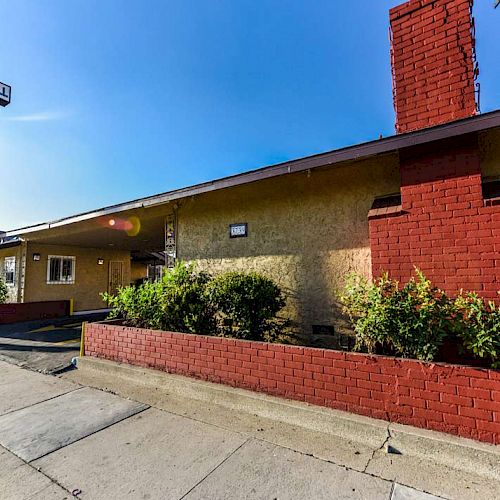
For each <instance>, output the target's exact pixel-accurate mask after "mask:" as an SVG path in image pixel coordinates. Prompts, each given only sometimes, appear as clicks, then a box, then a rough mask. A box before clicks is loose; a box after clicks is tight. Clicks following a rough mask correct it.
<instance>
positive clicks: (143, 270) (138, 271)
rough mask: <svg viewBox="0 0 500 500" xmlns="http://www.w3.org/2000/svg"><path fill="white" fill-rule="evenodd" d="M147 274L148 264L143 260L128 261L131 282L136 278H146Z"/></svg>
mask: <svg viewBox="0 0 500 500" xmlns="http://www.w3.org/2000/svg"><path fill="white" fill-rule="evenodd" d="M147 275H148V266H147V264H144V263H143V262H134V261H132V262H131V263H130V281H131V282H132V283H133V282H134V281H136V280H140V279H142V278H146V277H147Z"/></svg>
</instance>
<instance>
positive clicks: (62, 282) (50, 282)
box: [47, 255, 76, 285]
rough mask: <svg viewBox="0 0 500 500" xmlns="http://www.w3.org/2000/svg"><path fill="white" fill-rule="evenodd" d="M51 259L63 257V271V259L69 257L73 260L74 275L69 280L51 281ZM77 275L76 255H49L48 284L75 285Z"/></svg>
mask: <svg viewBox="0 0 500 500" xmlns="http://www.w3.org/2000/svg"><path fill="white" fill-rule="evenodd" d="M51 259H61V271H62V259H69V260H72V261H73V267H72V271H73V272H72V277H71V280H68V281H63V280H61V281H51V280H50V261H51ZM75 275H76V257H75V256H72V255H49V256H48V257H47V285H74V284H75Z"/></svg>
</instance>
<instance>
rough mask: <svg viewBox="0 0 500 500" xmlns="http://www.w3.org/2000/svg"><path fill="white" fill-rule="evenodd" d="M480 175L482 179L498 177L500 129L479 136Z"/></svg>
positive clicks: (499, 172) (499, 168)
mask: <svg viewBox="0 0 500 500" xmlns="http://www.w3.org/2000/svg"><path fill="white" fill-rule="evenodd" d="M479 151H480V154H481V173H482V176H483V178H484V177H499V176H500V128H496V129H493V130H488V131H487V132H483V133H482V134H480V135H479Z"/></svg>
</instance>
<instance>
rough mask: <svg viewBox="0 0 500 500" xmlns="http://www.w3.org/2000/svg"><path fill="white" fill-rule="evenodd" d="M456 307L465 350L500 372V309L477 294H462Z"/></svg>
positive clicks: (456, 330) (456, 323)
mask: <svg viewBox="0 0 500 500" xmlns="http://www.w3.org/2000/svg"><path fill="white" fill-rule="evenodd" d="M455 307H456V310H457V318H456V322H455V333H456V334H457V336H458V337H459V338H460V339H461V341H462V344H463V348H464V350H465V351H466V352H469V353H472V354H473V355H474V356H476V357H478V358H483V359H486V360H488V361H489V362H490V363H491V366H492V367H494V368H500V307H498V306H495V303H494V302H492V301H491V302H488V303H486V302H485V301H484V300H483V299H481V298H480V297H478V296H477V294H475V293H467V294H460V295H459V296H458V297H457V299H456V300H455Z"/></svg>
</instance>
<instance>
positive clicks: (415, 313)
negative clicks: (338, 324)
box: [340, 269, 452, 361]
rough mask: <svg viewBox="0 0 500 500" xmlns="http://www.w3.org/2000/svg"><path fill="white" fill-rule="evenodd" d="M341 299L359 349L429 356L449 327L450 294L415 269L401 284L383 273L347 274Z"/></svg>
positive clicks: (428, 357) (419, 357) (412, 355)
mask: <svg viewBox="0 0 500 500" xmlns="http://www.w3.org/2000/svg"><path fill="white" fill-rule="evenodd" d="M340 300H341V302H342V304H343V306H344V311H345V312H346V313H347V314H348V315H349V317H350V319H351V322H352V324H353V326H354V330H355V332H356V346H355V348H356V349H357V350H360V349H362V348H366V349H367V350H368V351H369V352H376V351H377V350H379V351H382V352H384V353H393V354H395V355H398V356H403V357H410V358H417V359H422V360H427V361H430V360H432V359H434V357H435V356H436V354H437V352H438V350H439V347H440V346H441V344H442V343H443V340H444V338H445V337H446V335H447V332H448V331H449V330H450V322H451V313H452V308H451V307H450V301H449V299H448V297H447V296H446V295H445V293H444V292H443V291H442V290H440V289H439V288H436V287H434V286H432V284H431V282H430V281H429V280H427V279H426V278H425V276H424V275H423V273H422V272H420V271H419V270H418V269H417V270H416V277H414V278H411V279H410V280H409V281H408V282H407V283H406V284H404V285H403V286H401V287H400V284H399V282H398V281H396V280H391V279H390V278H389V277H388V275H387V274H384V275H382V276H381V277H380V278H378V279H376V280H374V281H373V282H369V281H368V280H366V279H365V278H363V277H361V276H358V275H349V276H348V278H347V281H346V286H345V290H344V292H343V293H342V294H341V296H340Z"/></svg>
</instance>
